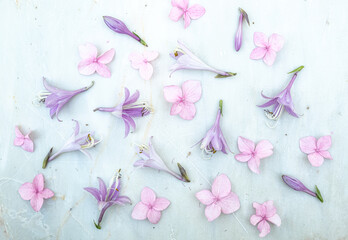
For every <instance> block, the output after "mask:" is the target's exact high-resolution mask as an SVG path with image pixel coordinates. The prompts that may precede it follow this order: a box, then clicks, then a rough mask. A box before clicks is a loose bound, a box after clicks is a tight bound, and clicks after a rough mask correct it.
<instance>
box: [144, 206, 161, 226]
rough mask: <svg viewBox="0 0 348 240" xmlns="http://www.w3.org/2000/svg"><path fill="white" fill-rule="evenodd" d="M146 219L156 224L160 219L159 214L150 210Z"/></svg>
mask: <svg viewBox="0 0 348 240" xmlns="http://www.w3.org/2000/svg"><path fill="white" fill-rule="evenodd" d="M147 219H149V221H150V222H151V223H153V224H157V223H158V222H159V220H160V219H161V212H159V211H157V210H155V209H153V208H152V209H150V210H149V211H148V212H147Z"/></svg>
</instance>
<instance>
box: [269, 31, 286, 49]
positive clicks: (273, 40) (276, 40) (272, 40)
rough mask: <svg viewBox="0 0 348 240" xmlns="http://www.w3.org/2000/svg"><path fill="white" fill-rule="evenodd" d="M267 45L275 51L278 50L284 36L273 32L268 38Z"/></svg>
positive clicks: (280, 47)
mask: <svg viewBox="0 0 348 240" xmlns="http://www.w3.org/2000/svg"><path fill="white" fill-rule="evenodd" d="M268 43H269V46H270V47H271V49H272V50H273V51H275V52H279V51H280V49H282V48H283V46H284V38H283V37H282V36H280V35H279V34H276V33H273V34H272V35H271V36H270V37H269V40H268Z"/></svg>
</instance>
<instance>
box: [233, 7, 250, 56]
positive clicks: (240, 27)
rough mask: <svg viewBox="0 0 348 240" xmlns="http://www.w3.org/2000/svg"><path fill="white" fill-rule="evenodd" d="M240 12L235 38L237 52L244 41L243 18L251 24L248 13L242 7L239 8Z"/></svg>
mask: <svg viewBox="0 0 348 240" xmlns="http://www.w3.org/2000/svg"><path fill="white" fill-rule="evenodd" d="M239 12H240V15H239V23H238V28H237V32H236V36H235V38H234V48H235V49H236V51H237V52H238V51H239V49H240V47H241V46H242V41H243V20H244V19H245V20H246V21H247V23H248V25H249V26H250V23H249V17H248V14H247V13H246V12H245V11H244V10H243V9H241V8H239Z"/></svg>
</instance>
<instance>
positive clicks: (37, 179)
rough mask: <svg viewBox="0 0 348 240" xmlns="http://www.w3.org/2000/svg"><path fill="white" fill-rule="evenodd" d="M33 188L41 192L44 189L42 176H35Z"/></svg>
mask: <svg viewBox="0 0 348 240" xmlns="http://www.w3.org/2000/svg"><path fill="white" fill-rule="evenodd" d="M33 186H34V188H35V189H36V190H37V191H38V192H41V191H42V190H43V189H44V186H45V183H44V176H43V175H42V174H38V175H36V176H35V178H34V180H33Z"/></svg>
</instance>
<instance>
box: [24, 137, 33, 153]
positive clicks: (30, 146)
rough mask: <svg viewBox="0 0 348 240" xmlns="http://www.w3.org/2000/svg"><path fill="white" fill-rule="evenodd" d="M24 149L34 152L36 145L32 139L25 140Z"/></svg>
mask: <svg viewBox="0 0 348 240" xmlns="http://www.w3.org/2000/svg"><path fill="white" fill-rule="evenodd" d="M22 148H23V149H24V150H25V151H27V152H34V143H33V141H32V140H31V139H30V138H25V139H24V142H23V144H22Z"/></svg>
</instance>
